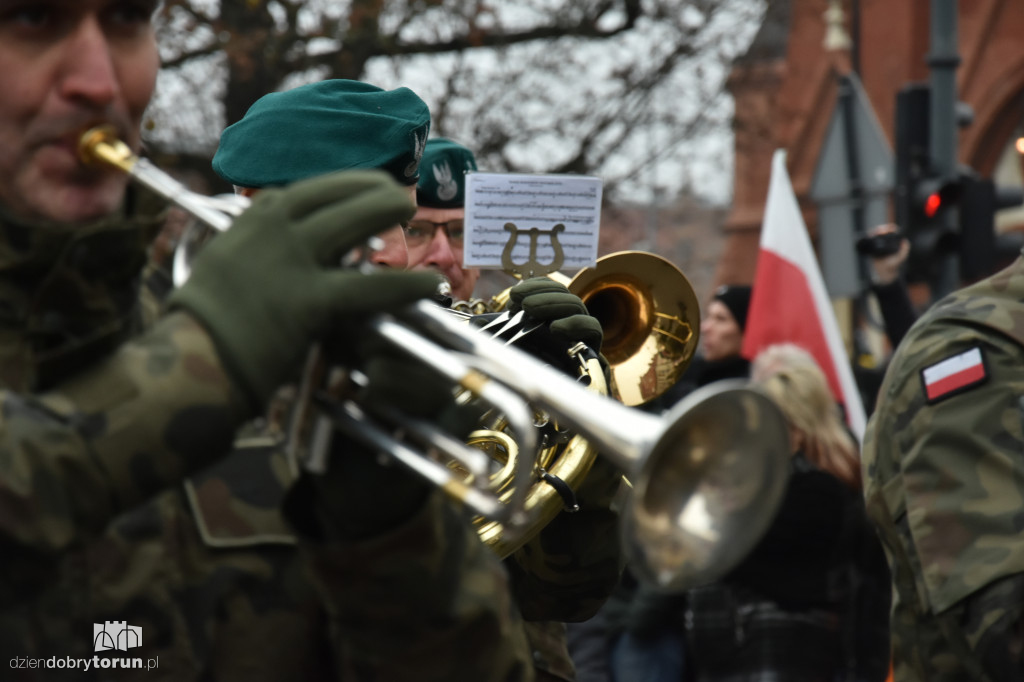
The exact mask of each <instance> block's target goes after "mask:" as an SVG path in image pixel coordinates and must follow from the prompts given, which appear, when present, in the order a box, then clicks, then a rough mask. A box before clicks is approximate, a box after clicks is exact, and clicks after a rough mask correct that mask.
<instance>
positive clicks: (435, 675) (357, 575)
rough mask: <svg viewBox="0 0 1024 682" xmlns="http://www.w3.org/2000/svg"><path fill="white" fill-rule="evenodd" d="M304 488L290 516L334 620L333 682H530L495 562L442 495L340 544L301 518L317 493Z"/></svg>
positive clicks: (525, 648) (296, 493) (526, 655)
mask: <svg viewBox="0 0 1024 682" xmlns="http://www.w3.org/2000/svg"><path fill="white" fill-rule="evenodd" d="M304 482H308V479H303V480H302V481H300V482H299V483H298V484H297V485H296V487H295V488H293V490H292V492H291V493H290V495H289V500H288V502H287V503H286V510H287V513H288V515H289V518H290V519H291V520H292V522H293V523H294V524H295V526H296V528H297V529H298V530H299V532H300V536H301V537H302V538H303V540H302V542H301V543H300V546H301V548H302V552H303V554H304V555H305V556H306V558H307V561H308V564H309V565H310V566H311V568H312V573H313V576H314V580H315V581H316V583H317V586H318V588H319V590H320V592H321V594H322V596H323V599H324V603H325V605H326V608H327V610H328V612H329V614H330V619H331V629H332V631H331V638H332V641H333V642H334V644H335V646H334V649H335V653H336V665H337V666H338V678H339V679H358V680H364V681H366V682H404V681H409V682H413V681H415V682H430V681H432V680H436V681H437V682H460V681H465V682H492V681H493V682H498V681H501V682H520V681H524V682H526V681H529V680H533V679H534V673H533V668H532V661H531V653H530V647H529V645H528V643H527V641H526V636H525V633H524V630H523V623H522V620H521V618H520V617H519V615H518V612H517V611H516V608H515V605H514V604H513V603H512V599H511V594H510V591H509V586H508V577H507V575H506V573H505V571H504V569H503V567H502V565H501V562H500V560H499V559H498V557H497V555H495V554H494V553H493V552H492V551H491V550H490V549H488V548H487V547H485V546H484V544H483V543H482V542H480V540H479V538H478V537H477V534H476V532H475V531H474V530H473V529H472V527H471V526H470V524H469V522H468V520H467V519H466V518H465V516H464V515H463V514H462V513H461V512H459V511H457V510H456V509H455V508H454V507H453V506H452V505H451V503H449V502H448V501H447V499H445V498H443V497H442V495H441V493H440V492H434V493H432V494H431V495H430V496H429V497H428V498H427V502H426V504H424V505H423V507H422V508H421V509H419V510H417V511H416V512H415V513H414V514H413V516H412V517H411V518H409V519H408V520H406V521H405V522H403V523H402V524H400V525H399V526H397V527H395V528H393V529H391V530H388V531H385V532H383V533H381V534H379V535H377V536H375V537H373V538H368V539H365V540H361V541H357V542H344V541H339V540H337V539H335V538H334V537H330V539H328V540H325V539H323V535H322V533H321V532H318V531H316V530H315V529H316V527H317V525H319V524H318V523H317V522H312V521H311V518H310V517H309V516H305V518H303V517H304V515H305V514H307V513H308V511H309V509H308V508H306V502H307V501H308V500H309V499H312V498H314V497H315V496H314V495H312V494H311V491H310V490H309V489H307V488H305V487H304V485H303V484H304ZM324 525H328V524H324ZM333 535H334V534H332V533H329V532H328V536H333ZM317 536H319V539H313V538H315V537H317Z"/></svg>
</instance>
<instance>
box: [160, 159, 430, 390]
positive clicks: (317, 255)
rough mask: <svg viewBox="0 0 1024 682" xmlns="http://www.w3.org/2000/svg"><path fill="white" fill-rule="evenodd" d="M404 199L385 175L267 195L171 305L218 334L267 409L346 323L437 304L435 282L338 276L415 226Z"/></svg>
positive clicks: (339, 177) (243, 382)
mask: <svg viewBox="0 0 1024 682" xmlns="http://www.w3.org/2000/svg"><path fill="white" fill-rule="evenodd" d="M414 211H415V207H414V206H413V205H412V204H411V203H410V201H409V195H408V194H407V193H406V191H405V190H404V189H402V188H401V187H399V185H398V184H397V183H396V182H395V181H394V180H392V179H391V178H390V176H388V175H387V174H386V173H384V172H381V171H343V172H341V173H333V174H330V175H326V176H322V177H318V178H314V179H311V180H306V181H303V182H298V183H295V184H294V185H291V186H289V187H287V188H285V189H268V190H263V191H262V192H260V194H259V195H258V196H257V197H256V200H255V201H254V203H253V205H252V207H251V208H250V209H249V210H247V211H246V212H245V213H244V214H243V215H241V216H239V218H238V219H237V220H236V221H235V223H234V225H233V226H232V227H231V229H230V230H228V231H227V232H226V233H224V234H222V235H218V236H217V237H216V238H215V239H213V240H212V241H211V242H210V243H209V245H207V246H206V247H204V249H203V251H202V252H201V254H200V255H199V257H198V258H197V259H196V263H195V266H194V268H193V271H192V276H191V277H190V278H189V280H188V282H186V283H185V284H184V285H183V286H182V287H181V288H180V289H178V290H177V291H175V292H174V293H173V294H172V295H171V297H170V306H171V308H183V309H184V310H186V311H188V312H189V313H191V314H192V315H193V316H194V317H196V318H197V319H198V320H199V321H200V322H201V323H202V324H203V326H204V327H205V328H206V329H207V331H208V332H209V333H210V336H211V337H212V338H213V341H214V343H215V344H216V345H217V350H218V352H219V354H220V356H221V361H222V362H223V363H224V365H225V367H226V368H227V370H228V372H229V374H231V376H232V377H233V378H234V380H235V381H236V382H237V384H238V385H239V386H240V387H241V388H242V389H243V391H244V392H245V393H246V395H247V396H248V397H249V399H250V400H251V402H252V406H253V409H259V408H260V407H262V406H263V405H264V404H265V403H266V401H267V400H268V399H269V398H270V396H271V395H272V393H273V391H274V390H275V389H276V388H277V387H278V386H280V385H281V384H283V383H285V382H286V381H287V380H288V379H289V377H290V376H291V375H292V374H293V372H295V371H296V370H297V369H298V367H299V365H300V363H301V361H302V358H303V357H304V356H305V354H306V351H307V350H308V348H309V346H310V343H311V342H312V341H313V340H314V339H316V338H319V336H320V335H321V334H322V333H323V332H324V331H325V330H326V329H327V327H328V326H329V325H331V323H332V322H335V323H336V322H337V319H338V318H339V317H345V316H352V315H362V314H368V313H374V312H378V311H380V310H382V309H387V308H391V307H395V306H398V305H401V304H405V303H408V302H410V301H413V300H416V299H419V298H424V297H427V296H430V295H431V294H433V293H434V292H435V291H436V288H437V276H436V275H433V274H430V273H422V272H417V273H413V272H395V271H387V272H380V273H375V274H372V275H367V274H361V273H358V272H355V271H352V270H343V269H341V268H339V267H338V263H339V261H340V258H341V256H342V255H344V254H345V253H347V252H349V251H351V250H352V249H353V248H356V247H358V246H360V245H362V244H363V243H364V242H365V241H366V240H367V239H368V238H369V237H371V236H372V235H374V234H376V233H378V232H380V231H382V230H384V229H386V228H388V227H390V226H392V225H396V224H398V223H400V222H401V221H403V220H406V219H408V218H409V217H410V216H412V214H413V212H414Z"/></svg>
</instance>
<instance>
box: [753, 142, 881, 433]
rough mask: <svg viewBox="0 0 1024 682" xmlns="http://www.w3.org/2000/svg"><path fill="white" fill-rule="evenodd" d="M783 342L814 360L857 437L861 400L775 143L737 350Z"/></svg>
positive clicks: (783, 158)
mask: <svg viewBox="0 0 1024 682" xmlns="http://www.w3.org/2000/svg"><path fill="white" fill-rule="evenodd" d="M787 342H788V343H794V344H796V345H798V346H800V347H801V348H803V349H805V350H806V351H808V352H809V353H811V354H812V355H813V356H814V358H815V360H817V361H818V365H819V366H820V367H821V369H822V370H823V371H824V372H825V376H826V377H827V378H828V383H829V387H830V388H831V389H832V393H833V395H835V397H836V400H838V401H839V402H841V403H842V404H843V407H844V408H845V410H846V419H847V422H848V424H849V426H850V430H852V431H853V433H854V434H855V435H856V437H857V440H858V441H860V440H862V439H863V437H864V426H865V422H866V419H865V416H864V405H863V404H862V403H861V400H860V393H859V392H858V390H857V384H856V382H855V381H854V379H853V370H852V369H851V367H850V360H849V358H848V357H847V354H846V348H845V346H844V345H843V338H842V335H841V334H840V333H839V323H838V322H837V321H836V316H835V311H834V310H833V309H832V303H831V301H830V300H829V297H828V292H827V291H826V290H825V281H824V279H823V278H822V276H821V269H820V268H819V267H818V260H817V258H816V257H815V255H814V248H813V247H812V246H811V239H810V237H809V236H808V235H807V226H806V225H804V219H803V216H802V215H801V213H800V207H799V206H798V205H797V201H796V195H795V194H794V193H793V185H792V183H790V180H789V174H788V173H787V172H786V152H785V151H783V150H781V149H779V150H777V151H776V152H775V155H774V156H773V157H772V175H771V182H770V184H769V187H768V203H767V204H766V205H765V209H764V223H763V225H762V226H761V249H760V252H759V254H758V257H757V272H756V273H755V276H754V284H753V290H752V291H751V296H750V311H749V312H748V313H747V326H746V329H745V330H744V333H743V355H744V357H746V358H748V359H753V358H754V357H755V356H756V355H757V353H758V352H759V351H761V350H762V349H764V348H766V347H767V346H770V345H772V344H775V343H787Z"/></svg>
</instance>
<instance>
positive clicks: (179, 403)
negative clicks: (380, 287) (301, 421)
mask: <svg viewBox="0 0 1024 682" xmlns="http://www.w3.org/2000/svg"><path fill="white" fill-rule="evenodd" d="M139 210H140V211H142V210H143V209H141V208H140V209H139ZM145 216H149V217H145ZM158 225H159V217H158V215H154V212H153V211H146V212H144V213H143V215H142V216H139V217H137V219H136V220H135V221H133V223H132V224H130V225H129V224H128V223H127V222H125V221H124V220H121V221H114V222H113V223H110V222H107V221H104V222H97V223H95V224H90V225H81V226H78V227H76V228H75V229H74V230H71V229H68V228H67V227H66V226H61V225H55V224H50V223H37V224H33V225H23V224H21V223H18V222H16V221H13V220H11V219H9V218H7V217H6V216H5V215H4V214H3V213H2V211H0V228H2V236H3V238H2V239H0V546H2V548H3V556H4V561H2V562H0V566H2V568H0V575H2V579H0V604H2V605H6V604H9V603H11V602H12V601H17V600H19V599H22V598H24V597H25V596H26V594H27V593H28V592H30V591H31V590H33V589H35V588H36V587H38V586H39V585H45V584H46V582H47V581H48V579H49V575H50V573H51V572H52V570H53V565H54V561H55V557H57V556H59V555H60V554H61V553H62V552H64V551H65V550H67V549H68V548H69V547H72V546H73V545H75V544H78V543H81V542H82V541H83V540H85V539H86V538H88V537H90V536H94V535H95V534H97V533H99V532H100V531H101V530H102V529H103V527H104V526H105V525H106V523H107V522H109V521H110V519H111V518H113V517H114V516H115V515H116V514H117V513H118V512H120V511H122V510H124V509H128V508H131V507H132V506H134V505H136V504H138V503H139V502H141V501H142V500H144V499H146V498H148V497H150V496H152V494H154V493H155V492H157V491H159V490H160V489H163V488H166V487H167V486H169V485H171V484H173V483H175V482H177V481H180V480H181V479H182V477H183V476H185V475H186V474H187V473H189V472H190V471H193V470H195V469H196V468H197V467H199V466H200V465H202V464H205V463H207V462H209V461H210V460H212V459H213V457H215V456H217V455H221V454H223V452H224V451H225V446H226V445H227V444H229V443H230V442H231V438H232V434H233V432H234V430H235V429H236V428H237V426H238V425H239V424H240V423H241V421H242V419H243V417H244V416H245V415H244V413H243V412H242V401H241V398H240V396H238V395H237V394H236V393H235V391H234V389H233V388H232V386H231V384H230V383H229V382H228V380H227V377H226V376H225V375H224V373H223V371H222V370H221V368H220V365H219V362H218V360H217V357H216V354H215V352H214V349H213V347H212V344H211V343H210V341H209V339H208V338H207V336H206V334H205V333H204V332H203V331H202V329H200V328H199V326H198V325H196V324H194V323H193V322H191V321H190V320H189V319H188V318H185V317H182V316H176V317H174V318H169V319H168V320H166V321H164V322H162V323H161V324H160V325H158V326H157V327H155V328H154V329H153V330H152V331H151V332H149V333H147V334H146V335H144V336H137V337H136V338H134V340H130V341H129V339H131V338H132V336H133V335H135V334H136V333H137V331H138V326H139V325H138V319H137V316H136V315H135V310H136V306H135V287H134V284H135V280H136V278H137V275H138V269H139V268H140V267H141V265H142V263H143V262H144V260H145V244H146V242H147V241H148V239H149V237H151V236H152V234H153V233H154V232H155V230H156V229H157V227H158ZM55 262H56V264H55ZM197 425H198V427H197Z"/></svg>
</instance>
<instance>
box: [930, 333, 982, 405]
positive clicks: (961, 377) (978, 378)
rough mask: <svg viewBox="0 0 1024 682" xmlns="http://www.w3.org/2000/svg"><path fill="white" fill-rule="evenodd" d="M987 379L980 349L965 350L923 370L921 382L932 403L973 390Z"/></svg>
mask: <svg viewBox="0 0 1024 682" xmlns="http://www.w3.org/2000/svg"><path fill="white" fill-rule="evenodd" d="M987 378H988V372H987V370H986V369H985V358H984V357H983V356H982V354H981V348H980V347H975V348H971V349H970V350H965V351H964V352H963V353H958V354H957V355H954V356H952V357H949V358H946V359H945V360H942V361H940V362H937V363H935V364H934V365H931V366H929V367H925V368H924V369H923V370H921V381H922V382H923V383H924V392H925V395H926V396H927V398H928V402H930V403H934V402H938V401H939V400H943V399H944V398H948V397H949V396H951V395H955V394H957V393H960V392H962V391H965V390H967V389H969V388H973V387H974V386H977V385H978V384H981V383H983V382H984V381H985V380H986V379H987Z"/></svg>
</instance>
